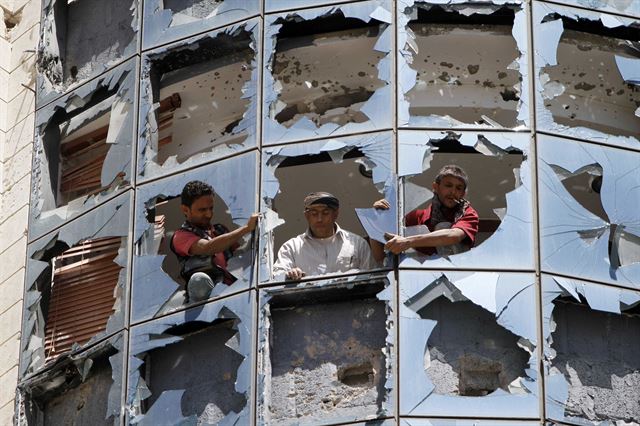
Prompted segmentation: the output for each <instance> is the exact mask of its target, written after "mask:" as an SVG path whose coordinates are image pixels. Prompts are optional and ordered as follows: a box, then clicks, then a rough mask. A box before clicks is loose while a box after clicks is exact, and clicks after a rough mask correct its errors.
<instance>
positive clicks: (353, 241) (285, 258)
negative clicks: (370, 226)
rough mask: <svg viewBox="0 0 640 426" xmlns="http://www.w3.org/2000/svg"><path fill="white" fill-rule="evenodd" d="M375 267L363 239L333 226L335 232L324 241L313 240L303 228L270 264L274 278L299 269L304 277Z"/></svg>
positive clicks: (309, 233)
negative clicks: (305, 275)
mask: <svg viewBox="0 0 640 426" xmlns="http://www.w3.org/2000/svg"><path fill="white" fill-rule="evenodd" d="M376 267H378V265H377V264H376V262H375V261H374V260H373V257H372V255H371V249H370V248H369V244H367V242H366V241H365V240H364V238H362V237H360V236H359V235H356V234H354V233H352V232H349V231H346V230H344V229H342V228H340V227H339V226H338V224H336V232H335V233H334V234H333V235H332V236H331V237H328V238H314V237H313V236H312V235H311V232H310V231H309V230H308V229H307V231H306V232H305V233H304V234H300V235H298V236H297V237H294V238H291V239H290V240H289V241H287V242H286V243H284V244H283V245H282V247H280V250H278V260H277V261H276V263H275V264H274V265H273V273H274V274H275V275H278V274H282V273H286V272H287V271H289V270H291V269H293V268H300V269H302V271H303V272H304V273H305V274H307V275H322V274H331V273H336V272H347V271H352V270H365V269H374V268H376Z"/></svg>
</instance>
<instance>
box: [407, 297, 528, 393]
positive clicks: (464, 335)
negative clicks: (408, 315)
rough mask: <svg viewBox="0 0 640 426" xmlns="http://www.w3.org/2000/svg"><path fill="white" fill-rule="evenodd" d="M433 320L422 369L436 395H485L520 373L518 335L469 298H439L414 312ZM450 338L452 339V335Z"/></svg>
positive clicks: (522, 358) (522, 354)
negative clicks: (463, 300)
mask: <svg viewBox="0 0 640 426" xmlns="http://www.w3.org/2000/svg"><path fill="white" fill-rule="evenodd" d="M418 314H419V315H420V317H421V318H423V319H431V320H434V321H437V322H438V325H436V327H435V328H434V330H433V331H432V332H431V335H430V336H429V340H428V341H427V345H428V349H429V350H428V353H425V370H426V373H427V375H428V376H429V378H430V379H431V381H432V382H433V384H434V386H435V389H434V393H436V394H440V395H460V396H472V397H473V396H486V395H488V394H490V393H492V392H494V391H496V390H498V389H502V390H503V391H506V392H508V391H509V385H510V384H511V382H513V381H514V380H516V379H517V378H518V377H520V376H524V374H525V371H524V370H525V369H526V368H527V364H528V360H529V354H528V353H527V352H526V351H525V350H524V349H522V348H520V347H518V340H519V336H517V335H515V334H513V333H512V332H510V331H509V330H506V329H504V328H502V327H500V326H499V325H498V323H497V322H496V318H495V316H494V315H492V314H491V313H490V312H487V311H486V310H484V309H482V308H481V307H479V306H477V305H474V304H473V303H471V302H457V303H453V302H451V301H449V300H447V299H446V298H445V297H440V298H438V299H436V300H435V301H433V302H432V303H430V304H429V305H427V306H426V307H424V308H422V309H421V310H419V311H418ZM452 336H455V337H452Z"/></svg>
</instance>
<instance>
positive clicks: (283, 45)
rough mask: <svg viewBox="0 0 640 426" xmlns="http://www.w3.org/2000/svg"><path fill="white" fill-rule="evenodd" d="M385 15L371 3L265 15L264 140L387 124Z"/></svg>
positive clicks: (381, 0) (385, 9)
mask: <svg viewBox="0 0 640 426" xmlns="http://www.w3.org/2000/svg"><path fill="white" fill-rule="evenodd" d="M390 10H391V6H390V2H389V1H385V0H374V1H367V2H360V3H354V4H342V5H339V6H336V7H333V8H327V7H324V8H318V9H305V10H300V11H296V12H290V13H282V14H273V15H268V16H267V18H266V24H265V25H266V34H265V40H266V43H265V55H264V56H265V58H268V59H267V63H266V64H265V68H266V69H267V70H268V71H269V72H265V74H264V97H265V99H264V107H263V110H264V111H263V118H264V120H263V122H264V130H263V131H264V139H265V143H281V142H285V141H291V140H296V139H306V138H313V137H322V136H329V135H335V134H337V133H352V132H355V131H365V130H375V129H381V128H388V127H390V126H391V113H390V109H389V108H390V106H391V86H390V84H389V83H390V79H391V77H390V73H391V57H390V55H389V52H390V51H391V42H392V41H391V33H392V26H391V21H392V14H391V12H390ZM336 63H340V64H341V66H340V67H336V66H335V64H336Z"/></svg>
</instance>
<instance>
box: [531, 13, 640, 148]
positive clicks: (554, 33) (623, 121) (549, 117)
mask: <svg viewBox="0 0 640 426" xmlns="http://www.w3.org/2000/svg"><path fill="white" fill-rule="evenodd" d="M533 11H534V14H533V19H534V25H536V26H537V31H536V32H535V40H534V42H535V45H536V52H535V55H534V58H535V70H536V78H537V86H536V115H537V125H538V128H539V129H543V130H546V131H550V132H554V133H561V134H563V135H566V136H573V137H577V138H581V139H586V140H592V141H596V142H601V143H606V144H611V145H617V146H626V147H631V148H635V149H637V148H638V146H639V140H638V134H639V132H640V115H639V114H640V109H638V108H639V106H638V105H639V103H640V92H639V91H638V87H637V86H638V84H639V82H638V78H637V69H638V67H639V66H640V50H638V46H637V43H638V41H639V40H640V38H639V37H638V35H637V34H638V29H639V28H640V21H638V20H637V19H632V18H625V17H620V16H613V15H605V14H600V13H596V12H589V11H584V10H580V9H572V8H569V7H562V6H551V5H546V4H543V3H537V4H536V5H534V8H533Z"/></svg>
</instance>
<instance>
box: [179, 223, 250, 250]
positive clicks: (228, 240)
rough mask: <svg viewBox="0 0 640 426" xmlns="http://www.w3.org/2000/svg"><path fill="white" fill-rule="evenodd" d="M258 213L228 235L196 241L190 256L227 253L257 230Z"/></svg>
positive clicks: (191, 248)
mask: <svg viewBox="0 0 640 426" xmlns="http://www.w3.org/2000/svg"><path fill="white" fill-rule="evenodd" d="M258 217H259V214H258V213H254V214H252V215H251V217H250V218H249V220H248V221H247V224H246V225H243V226H241V227H239V228H237V229H234V230H233V231H230V232H227V233H226V234H222V235H218V236H217V237H214V238H212V239H210V240H205V239H204V238H202V239H200V240H198V241H196V242H195V243H193V244H192V245H191V247H190V248H189V254H190V255H192V256H197V255H214V254H215V253H220V252H222V251H225V250H226V249H228V248H229V247H231V246H232V245H234V244H235V243H237V242H238V240H240V238H242V237H243V236H244V235H246V234H249V233H251V232H253V231H254V229H256V226H257V224H258Z"/></svg>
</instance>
